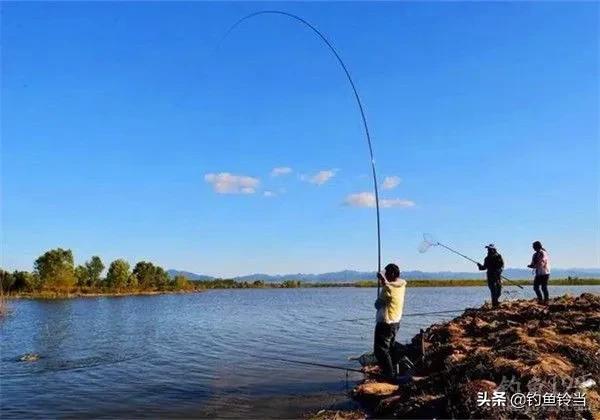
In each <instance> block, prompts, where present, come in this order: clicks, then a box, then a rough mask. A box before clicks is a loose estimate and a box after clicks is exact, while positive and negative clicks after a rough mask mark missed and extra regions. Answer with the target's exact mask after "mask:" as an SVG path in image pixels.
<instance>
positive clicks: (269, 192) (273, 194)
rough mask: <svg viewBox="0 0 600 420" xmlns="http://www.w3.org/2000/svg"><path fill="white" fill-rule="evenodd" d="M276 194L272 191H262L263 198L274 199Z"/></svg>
mask: <svg viewBox="0 0 600 420" xmlns="http://www.w3.org/2000/svg"><path fill="white" fill-rule="evenodd" d="M276 195H277V194H275V193H274V192H273V191H264V192H263V196H264V197H275V196H276Z"/></svg>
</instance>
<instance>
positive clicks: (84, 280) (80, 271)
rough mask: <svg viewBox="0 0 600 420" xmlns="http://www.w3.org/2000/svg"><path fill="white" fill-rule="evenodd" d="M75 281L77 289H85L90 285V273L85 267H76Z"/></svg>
mask: <svg viewBox="0 0 600 420" xmlns="http://www.w3.org/2000/svg"><path fill="white" fill-rule="evenodd" d="M75 281H76V283H77V287H84V286H87V285H88V271H87V269H86V268H85V266H83V265H78V266H77V267H75Z"/></svg>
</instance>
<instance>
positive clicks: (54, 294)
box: [4, 278, 600, 299]
mask: <svg viewBox="0 0 600 420" xmlns="http://www.w3.org/2000/svg"><path fill="white" fill-rule="evenodd" d="M191 283H192V284H193V283H196V284H194V286H195V287H193V288H190V289H185V290H124V291H101V290H93V291H85V290H71V291H69V292H60V291H47V290H44V291H39V292H20V293H13V294H5V295H4V298H5V299H69V298H80V297H125V296H155V295H167V294H188V293H200V292H204V291H208V290H224V289H309V288H332V287H354V288H366V287H377V283H376V282H375V281H371V280H365V281H357V282H353V283H303V282H291V281H288V282H284V283H260V284H253V283H250V284H249V283H242V282H227V283H226V284H222V283H215V282H191ZM504 284H505V286H511V285H514V284H519V285H521V286H524V287H526V286H531V285H532V281H531V280H513V281H511V282H504ZM483 286H487V282H486V281H485V280H481V279H473V280H465V279H461V280H435V279H429V280H408V287H483ZM549 286H600V279H578V278H577V279H573V278H570V279H555V280H551V281H550V283H549Z"/></svg>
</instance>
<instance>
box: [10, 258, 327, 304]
mask: <svg viewBox="0 0 600 420" xmlns="http://www.w3.org/2000/svg"><path fill="white" fill-rule="evenodd" d="M33 268H34V269H33V271H31V272H30V271H19V270H15V271H13V272H8V271H6V270H2V269H0V287H1V289H0V291H2V293H4V294H8V295H42V296H44V295H52V294H54V295H56V294H58V295H64V294H69V293H80V294H104V293H106V294H110V293H123V294H127V293H131V294H134V293H143V292H168V291H193V290H204V289H247V288H270V287H278V288H297V287H304V286H305V285H304V284H303V283H301V282H300V281H296V280H286V281H284V282H282V283H278V284H276V283H266V282H264V281H262V280H256V281H253V282H247V281H236V280H233V279H214V280H205V281H190V280H189V279H188V278H186V277H185V276H183V275H180V274H178V275H175V276H172V277H171V276H169V274H168V273H167V271H166V270H165V269H163V268H162V267H160V266H158V265H154V264H153V263H151V262H148V261H139V262H137V263H136V264H135V265H134V266H133V267H131V265H130V264H129V263H128V262H127V261H125V260H124V259H116V260H114V261H112V262H111V263H110V264H109V266H108V269H107V270H106V274H105V275H103V273H104V270H105V269H106V266H105V265H104V262H103V261H102V259H101V258H100V257H99V256H93V257H91V258H90V259H89V260H88V261H86V262H85V263H83V264H80V265H75V261H74V258H73V252H72V251H71V250H70V249H62V248H56V249H51V250H49V251H47V252H45V253H44V254H42V255H40V256H39V257H38V258H37V259H36V260H35V261H34V264H33ZM331 286H334V285H333V284H332V285H331Z"/></svg>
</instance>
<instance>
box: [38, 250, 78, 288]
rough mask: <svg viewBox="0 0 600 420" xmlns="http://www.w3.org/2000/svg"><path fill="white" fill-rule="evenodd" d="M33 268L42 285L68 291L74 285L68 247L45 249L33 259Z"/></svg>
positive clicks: (71, 258) (70, 253) (72, 264)
mask: <svg viewBox="0 0 600 420" xmlns="http://www.w3.org/2000/svg"><path fill="white" fill-rule="evenodd" d="M34 268H35V272H36V274H37V275H39V278H40V281H41V284H42V286H43V287H47V288H49V289H55V290H63V291H68V290H69V289H71V288H72V287H73V286H74V285H75V267H74V263H73V253H72V252H71V250H70V249H62V248H56V249H51V250H50V251H47V252H46V253H44V254H43V255H41V256H40V257H39V258H38V259H37V260H35V263H34Z"/></svg>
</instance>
